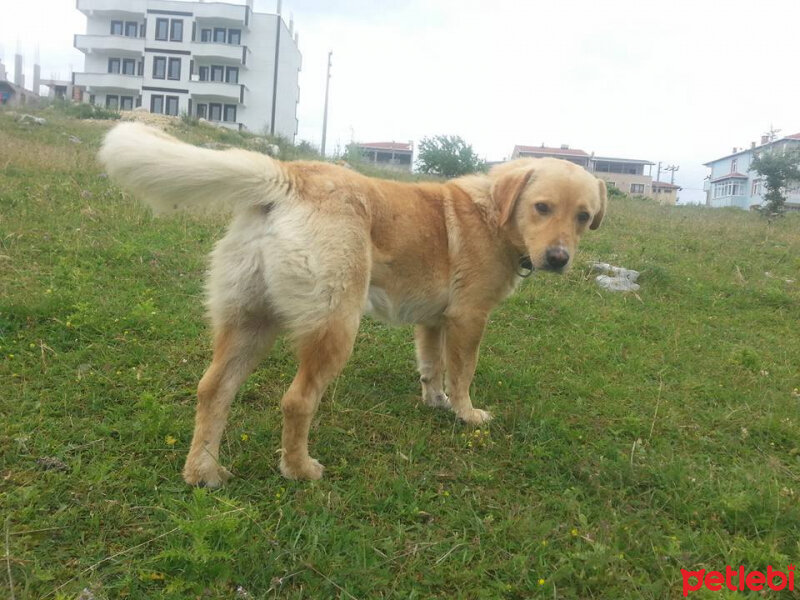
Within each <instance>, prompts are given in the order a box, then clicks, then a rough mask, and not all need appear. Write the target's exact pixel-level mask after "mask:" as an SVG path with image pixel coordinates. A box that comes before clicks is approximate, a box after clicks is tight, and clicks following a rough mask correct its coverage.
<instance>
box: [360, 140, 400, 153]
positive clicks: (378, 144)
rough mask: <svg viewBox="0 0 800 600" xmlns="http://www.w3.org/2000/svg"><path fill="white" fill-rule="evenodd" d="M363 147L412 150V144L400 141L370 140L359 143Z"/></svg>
mask: <svg viewBox="0 0 800 600" xmlns="http://www.w3.org/2000/svg"><path fill="white" fill-rule="evenodd" d="M358 146H360V147H362V148H375V149H377V150H402V151H405V152H411V144H402V143H400V142H369V143H366V142H365V143H362V144H358Z"/></svg>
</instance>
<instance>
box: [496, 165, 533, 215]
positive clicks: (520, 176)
mask: <svg viewBox="0 0 800 600" xmlns="http://www.w3.org/2000/svg"><path fill="white" fill-rule="evenodd" d="M533 172H534V169H533V168H529V169H525V170H522V169H520V170H517V171H512V172H511V173H509V174H508V175H504V176H503V177H501V178H500V179H498V180H497V181H496V182H495V184H494V185H493V186H492V198H493V199H494V202H495V204H496V205H497V207H498V209H499V210H500V226H501V227H502V226H503V225H505V224H506V223H507V222H508V220H509V219H510V218H511V215H512V213H513V212H514V207H515V206H516V205H517V200H519V197H520V196H521V195H522V190H524V189H525V186H526V185H528V181H530V179H531V177H532V176H533Z"/></svg>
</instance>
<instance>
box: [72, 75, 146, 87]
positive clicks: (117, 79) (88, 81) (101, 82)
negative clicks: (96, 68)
mask: <svg viewBox="0 0 800 600" xmlns="http://www.w3.org/2000/svg"><path fill="white" fill-rule="evenodd" d="M72 82H73V83H74V84H75V85H81V86H84V87H87V88H92V89H100V88H106V89H121V90H136V91H138V90H141V89H142V78H141V77H139V76H137V75H122V74H120V73H73V74H72Z"/></svg>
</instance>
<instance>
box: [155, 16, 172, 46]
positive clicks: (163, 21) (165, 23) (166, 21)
mask: <svg viewBox="0 0 800 600" xmlns="http://www.w3.org/2000/svg"><path fill="white" fill-rule="evenodd" d="M162 26H163V28H164V33H163V37H162V34H161V28H162ZM155 38H156V40H158V41H159V42H166V41H167V39H168V38H169V19H156V31H155Z"/></svg>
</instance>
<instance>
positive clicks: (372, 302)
mask: <svg viewBox="0 0 800 600" xmlns="http://www.w3.org/2000/svg"><path fill="white" fill-rule="evenodd" d="M444 305H445V302H436V301H434V302H431V300H430V299H429V298H413V297H410V298H408V297H407V298H392V297H390V296H389V294H387V293H386V290H384V289H383V288H380V287H377V286H374V285H371V286H369V290H368V292H367V303H366V306H365V309H364V312H366V313H367V314H368V315H371V316H373V317H375V318H376V319H378V320H379V321H383V322H384V323H389V324H393V325H403V324H410V323H426V322H429V321H434V320H436V319H437V318H438V317H439V316H440V315H441V313H442V311H443V310H444Z"/></svg>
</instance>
